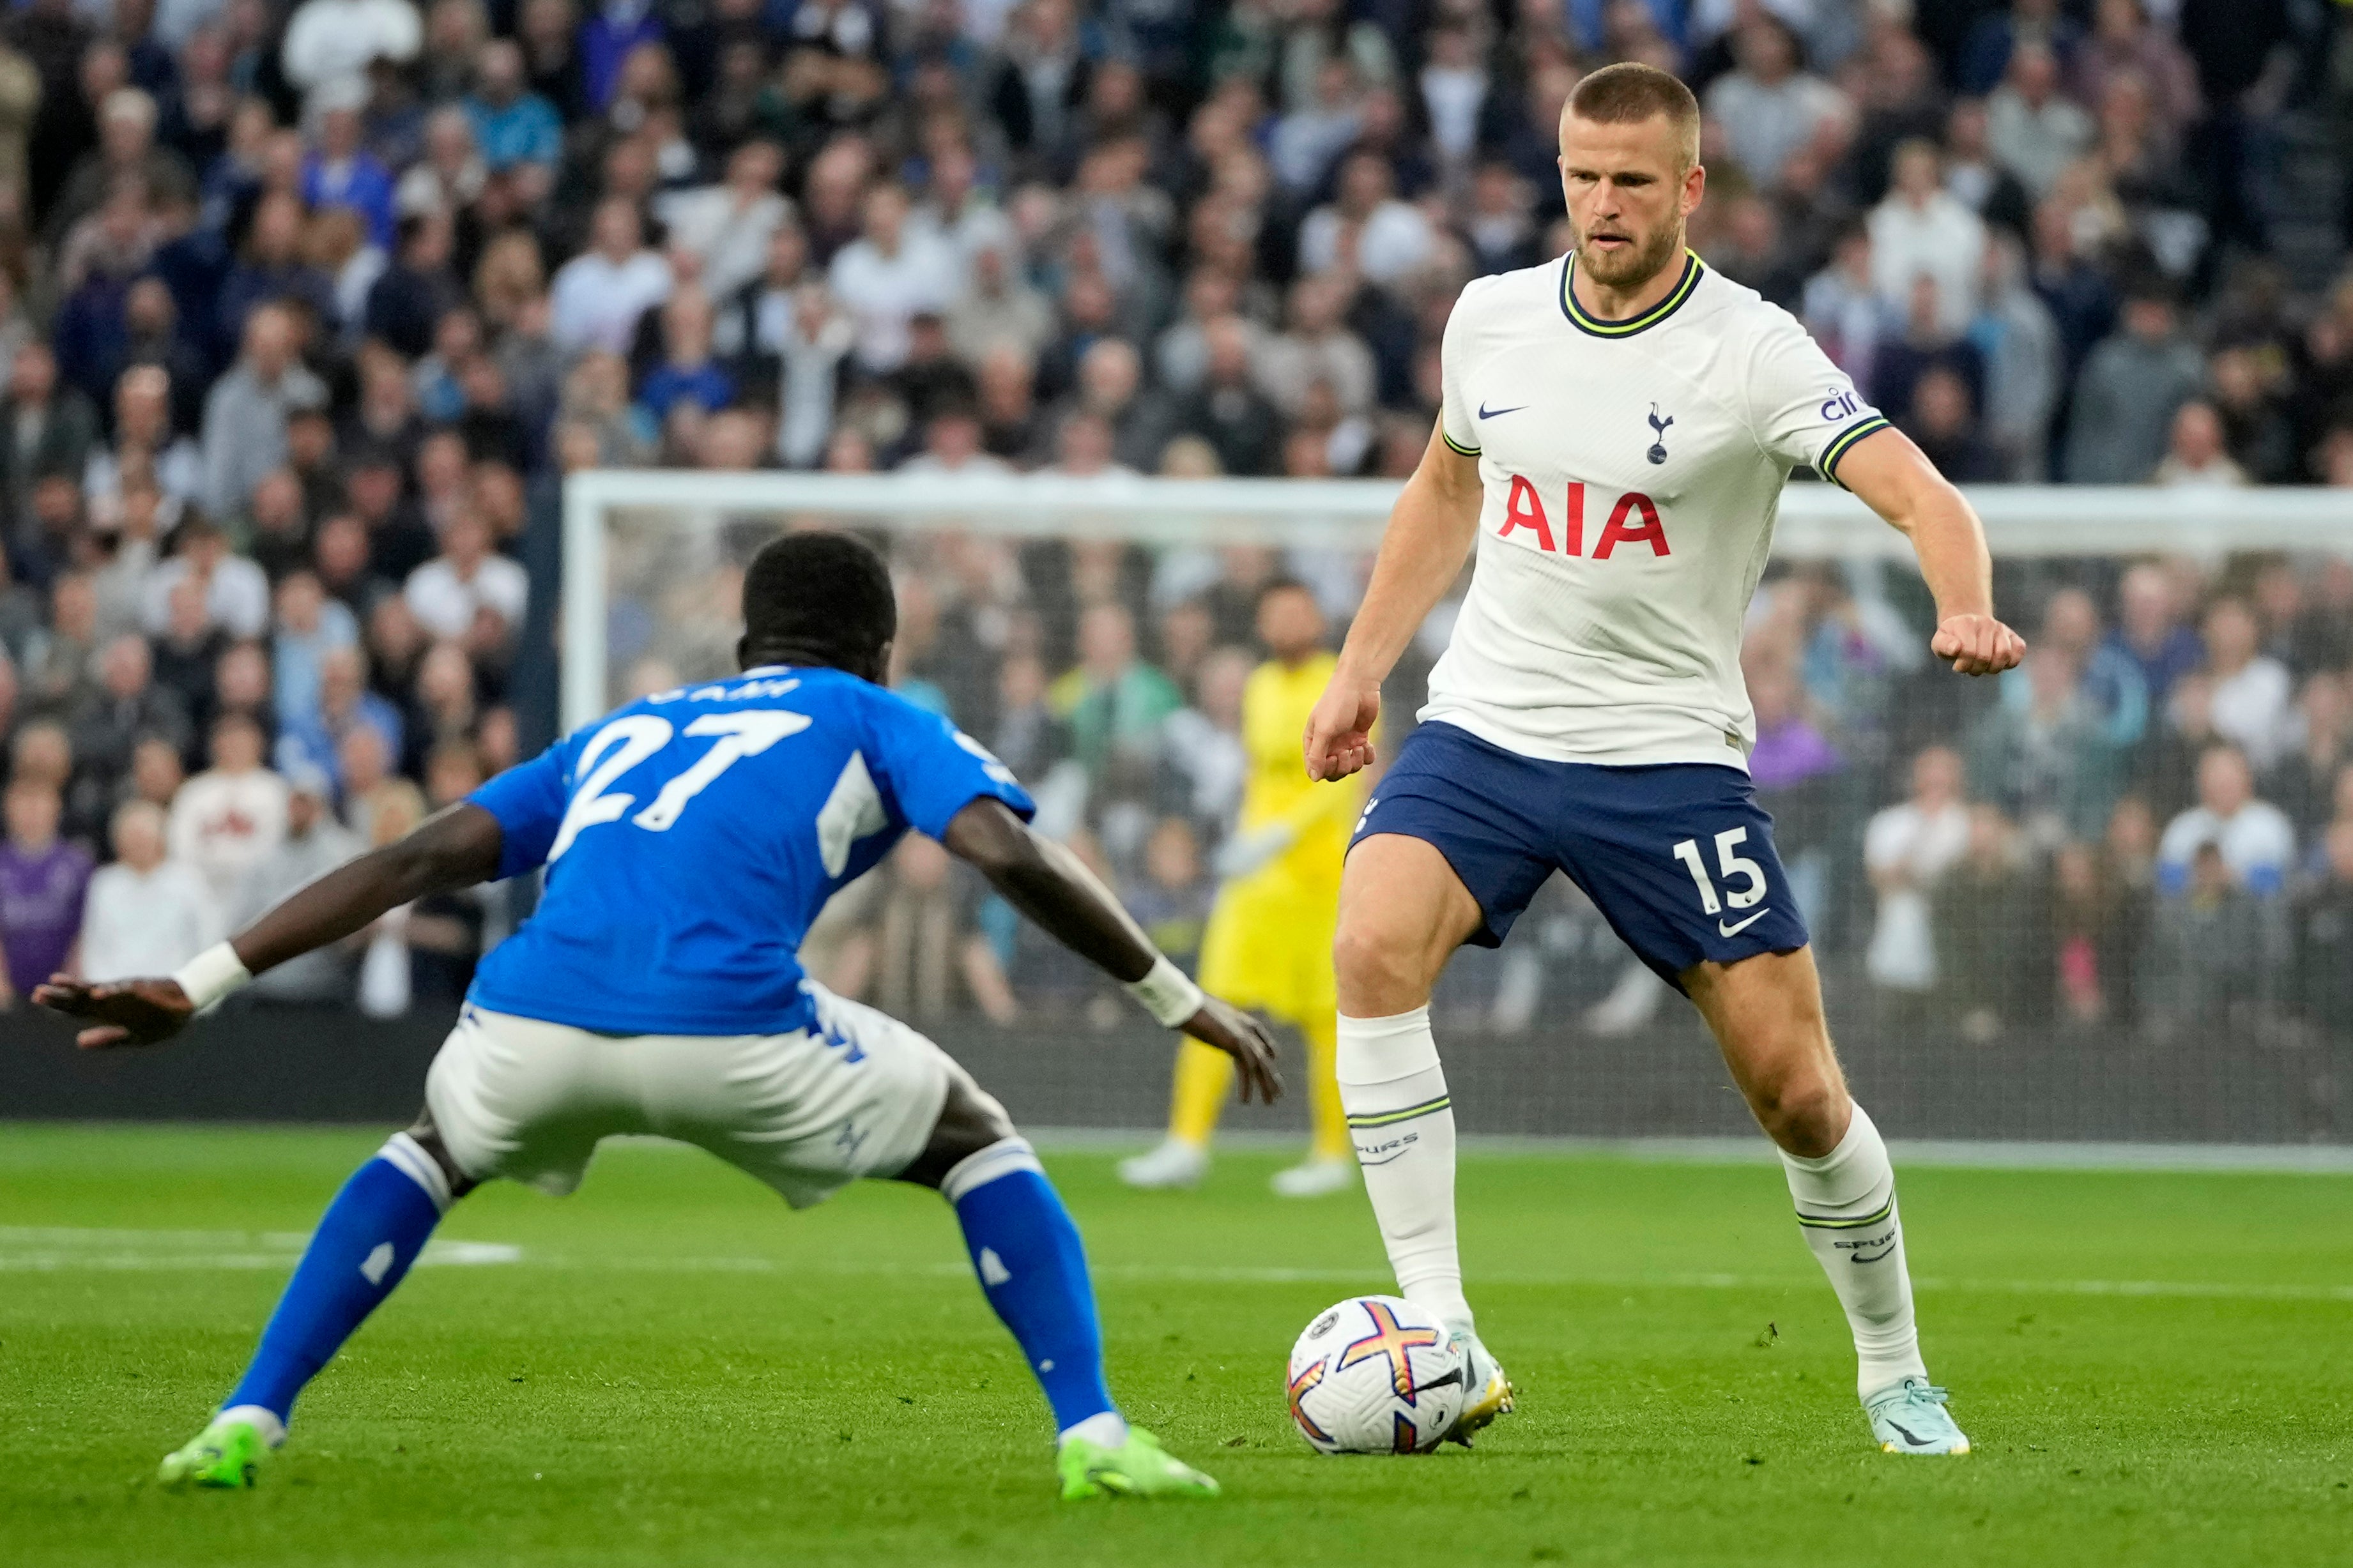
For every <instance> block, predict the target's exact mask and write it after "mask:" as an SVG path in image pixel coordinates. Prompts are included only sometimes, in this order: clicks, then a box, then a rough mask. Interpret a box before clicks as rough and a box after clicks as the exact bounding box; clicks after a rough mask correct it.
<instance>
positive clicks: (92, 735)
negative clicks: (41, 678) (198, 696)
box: [69, 634, 193, 816]
mask: <svg viewBox="0 0 2353 1568" xmlns="http://www.w3.org/2000/svg"><path fill="white" fill-rule="evenodd" d="M153 676H154V661H153V656H152V655H150V654H149V652H148V649H147V644H146V642H145V641H144V640H143V639H142V638H140V637H135V636H131V635H127V634H126V635H124V636H122V637H116V638H115V639H114V640H113V641H112V642H110V643H108V644H107V645H106V647H105V649H104V650H103V651H102V652H101V653H100V656H99V659H98V683H97V686H96V687H95V688H94V689H92V690H91V691H90V693H89V694H88V695H87V696H85V697H84V698H83V699H82V700H81V702H80V703H79V705H78V706H77V707H76V708H75V710H74V713H73V750H74V763H75V769H76V777H75V782H74V791H75V797H76V798H74V799H73V800H71V801H70V802H69V804H70V805H72V806H74V807H75V808H76V815H77V816H82V815H85V812H84V811H83V809H82V808H84V807H86V806H90V805H95V804H96V802H97V801H99V800H100V799H104V798H108V797H111V795H113V793H114V789H115V786H116V784H119V783H120V782H121V779H122V777H123V775H125V774H126V773H129V772H130V771H131V757H132V751H133V750H134V749H135V748H136V747H137V745H138V743H139V742H140V741H141V740H142V738H144V737H146V736H149V735H160V736H162V737H163V738H164V740H166V741H169V742H172V744H174V746H177V747H179V748H180V749H181V750H182V751H183V752H185V751H186V750H187V746H188V742H189V741H190V739H191V738H192V734H193V731H192V727H191V725H190V724H189V721H188V714H187V710H186V709H185V707H184V706H183V705H182V704H181V701H180V699H179V697H178V695H177V694H176V693H174V692H172V691H168V690H166V689H164V688H162V687H159V686H157V685H155V684H154V679H153ZM84 792H87V796H86V797H85V794H84ZM97 815H98V816H103V810H102V809H100V811H99V812H98V813H97Z"/></svg>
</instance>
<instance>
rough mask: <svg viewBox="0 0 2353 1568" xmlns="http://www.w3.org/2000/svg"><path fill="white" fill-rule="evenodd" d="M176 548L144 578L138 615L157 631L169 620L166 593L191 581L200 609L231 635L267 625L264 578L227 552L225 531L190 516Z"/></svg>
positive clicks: (249, 633)
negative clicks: (144, 587)
mask: <svg viewBox="0 0 2353 1568" xmlns="http://www.w3.org/2000/svg"><path fill="white" fill-rule="evenodd" d="M175 542H177V543H178V545H179V552H178V553H177V554H175V555H174V556H173V557H172V558H171V559H170V560H168V561H165V562H164V563H161V564H159V565H158V566H157V567H156V568H155V570H154V571H153V572H152V573H150V574H148V577H147V598H146V603H145V605H144V606H143V615H142V619H143V620H144V622H145V625H146V626H147V627H148V629H149V630H150V631H151V632H155V633H158V634H160V633H161V632H162V631H163V630H164V628H165V627H166V626H170V625H171V621H172V595H173V594H174V593H175V592H176V591H177V590H178V589H179V587H180V584H183V583H186V584H193V585H194V586H195V588H196V590H197V592H198V595H199V596H200V598H201V600H202V603H203V605H204V607H205V614H206V617H207V618H208V619H209V620H210V621H211V623H212V624H213V625H214V626H219V627H221V628H222V629H223V630H225V631H227V633H228V634H229V635H230V636H231V637H259V636H260V635H261V634H262V631H263V630H264V629H265V628H266V627H267V626H269V578H268V577H266V576H264V575H263V574H262V571H261V568H260V567H259V566H257V565H256V564H254V563H253V562H252V561H250V560H248V559H247V558H246V557H245V556H242V555H233V554H231V553H230V552H229V544H228V536H227V534H226V533H224V532H222V531H221V530H220V529H219V528H218V527H217V526H216V525H215V524H214V523H213V522H212V521H209V520H208V519H206V518H201V517H192V518H190V519H189V520H188V521H185V522H184V523H182V524H181V525H180V529H179V532H178V534H177V535H176V540H175Z"/></svg>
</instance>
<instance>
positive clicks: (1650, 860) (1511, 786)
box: [1349, 723, 1807, 990]
mask: <svg viewBox="0 0 2353 1568" xmlns="http://www.w3.org/2000/svg"><path fill="white" fill-rule="evenodd" d="M1376 833H1398V834H1403V835H1404V836H1405V837H1409V838H1419V839H1421V840H1423V841H1424V842H1425V843H1428V844H1430V845H1432V846H1434V847H1436V848H1437V850H1438V852H1439V853H1440V854H1441V855H1443V856H1445V857H1446V860H1447V864H1449V865H1451V866H1452V867H1453V868H1454V874H1455V875H1456V876H1458V877H1460V878H1461V879H1462V885H1463V886H1464V887H1465V888H1468V889H1470V890H1471V896H1472V898H1473V899H1475V900H1478V902H1479V912H1480V914H1481V916H1482V920H1483V922H1484V923H1483V924H1482V926H1481V927H1480V929H1479V930H1478V931H1474V932H1472V936H1471V940H1472V942H1475V943H1477V944H1478V945H1479V946H1481V947H1498V946H1501V945H1502V943H1503V941H1504V937H1505V935H1507V934H1508V933H1509V932H1510V931H1511V929H1512V922H1513V921H1516V920H1518V919H1519V918H1520V911H1521V910H1525V909H1526V908H1527V907H1528V900H1530V899H1533V898H1535V893H1536V889H1538V888H1540V887H1542V886H1543V885H1544V880H1545V879H1546V877H1549V876H1551V875H1552V874H1553V872H1554V871H1556V870H1559V871H1563V872H1566V873H1567V875H1568V878H1569V879H1570V880H1571V881H1573V882H1575V883H1576V884H1577V886H1578V887H1580V888H1582V889H1585V893H1586V896H1587V897H1588V898H1589V899H1591V900H1593V902H1594V906H1595V907H1596V908H1598V909H1599V910H1600V911H1601V916H1602V918H1603V919H1604V920H1606V921H1609V929H1610V930H1612V931H1616V932H1617V933H1618V935H1619V937H1620V940H1621V941H1623V942H1625V943H1626V945H1627V946H1628V947H1630V948H1632V949H1633V950H1634V952H1635V953H1636V955H1637V956H1639V957H1640V958H1641V961H1642V962H1643V963H1647V964H1649V965H1650V966H1651V968H1652V969H1654V970H1656V971H1657V972H1658V973H1659V974H1660V976H1661V977H1662V978H1663V979H1664V980H1665V981H1666V982H1667V983H1668V984H1671V985H1673V986H1674V987H1675V988H1676V989H1677V990H1681V989H1682V987H1683V982H1682V981H1681V980H1680V979H1679V978H1678V976H1680V975H1681V974H1682V973H1683V971H1685V970H1687V969H1689V968H1691V967H1692V966H1693V965H1694V964H1696V963H1703V962H1705V961H1711V960H1712V961H1714V962H1715V963H1732V962H1733V961H1734V960H1736V959H1742V958H1749V957H1753V956H1755V955H1756V954H1757V953H1760V952H1795V951H1796V950H1797V949H1799V948H1801V947H1803V946H1805V945H1806V941H1807V938H1806V922H1805V919H1804V917H1803V916H1801V915H1799V912H1798V904H1797V900H1795V899H1794V898H1792V897H1791V896H1790V893H1789V883H1788V878H1787V877H1786V876H1784V875H1783V874H1782V871H1781V858H1780V856H1779V855H1778V854H1777V853H1775V851H1774V848H1773V819H1772V817H1771V816H1767V814H1766V811H1765V808H1764V807H1762V806H1760V805H1757V792H1756V790H1755V788H1754V787H1753V786H1752V785H1751V784H1750V783H1749V779H1748V775H1747V774H1746V773H1743V772H1742V771H1741V770H1740V769H1738V768H1727V767H1718V766H1715V765H1713V764H1710V763H1662V764H1656V765H1652V766H1647V767H1627V768H1614V767H1600V766H1598V765H1595V764H1593V763H1547V762H1539V761H1538V760H1536V759H1535V758H1534V757H1524V756H1521V755H1520V754H1519V753H1517V752H1507V751H1505V750H1504V749H1503V748H1502V747H1501V746H1495V745H1490V744H1489V743H1488V742H1485V741H1482V740H1481V739H1479V737H1477V736H1476V735H1473V734H1472V733H1471V732H1470V731H1466V730H1460V729H1457V728H1456V727H1455V726H1453V725H1451V724H1445V723H1430V724H1424V725H1422V726H1421V727H1420V728H1419V729H1418V730H1416V731H1414V732H1413V733H1412V734H1411V735H1409V736H1408V737H1407V738H1406V742H1405V745H1404V746H1403V747H1402V748H1401V749H1400V750H1399V751H1398V759H1397V762H1396V763H1394V764H1392V765H1391V767H1390V768H1389V771H1388V774H1387V775H1386V776H1385V777H1383V778H1382V780H1381V782H1380V785H1379V787H1378V788H1377V789H1376V790H1375V791H1374V794H1373V798H1372V799H1371V800H1370V801H1368V802H1366V806H1365V813H1364V816H1362V817H1360V818H1358V820H1357V823H1356V833H1355V834H1354V835H1353V836H1352V837H1351V838H1350V841H1349V847H1351V848H1354V847H1355V846H1356V843H1357V842H1359V841H1361V840H1363V839H1365V838H1367V837H1371V836H1372V835H1374V834H1376Z"/></svg>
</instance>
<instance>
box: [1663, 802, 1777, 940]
mask: <svg viewBox="0 0 2353 1568" xmlns="http://www.w3.org/2000/svg"><path fill="white" fill-rule="evenodd" d="M1747 842H1748V829H1746V827H1727V828H1725V830H1724V831H1723V832H1721V833H1719V834H1717V835H1716V836H1715V863H1716V867H1717V868H1718V870H1719V871H1720V872H1721V873H1722V875H1723V878H1724V893H1723V896H1722V897H1721V898H1719V897H1718V896H1717V894H1716V890H1715V881H1714V880H1712V879H1710V878H1709V876H1708V871H1707V865H1706V863H1705V862H1704V861H1703V860H1702V859H1701V858H1700V852H1699V840H1698V839H1696V838H1686V839H1684V840H1683V842H1682V843H1680V844H1678V845H1676V846H1675V858H1676V859H1678V860H1680V861H1682V862H1683V869H1684V870H1686V871H1689V872H1690V873H1691V879H1692V885H1693V886H1694V887H1696V888H1697V889H1699V907H1700V908H1701V909H1703V910H1706V911H1707V912H1708V913H1709V914H1711V915H1721V914H1723V913H1724V910H1725V906H1726V905H1729V906H1731V907H1732V908H1733V909H1735V910H1747V909H1755V908H1756V907H1757V905H1758V904H1760V903H1763V902H1764V901H1765V895H1766V893H1767V891H1768V889H1767V887H1766V885H1765V868H1764V867H1762V866H1760V865H1758V864H1757V862H1756V861H1754V860H1751V859H1750V858H1748V857H1747V856H1746V855H1743V854H1742V853H1741V852H1740V847H1741V846H1742V845H1743V844H1746V843H1747ZM1735 884H1738V885H1737V886H1736V885H1735ZM1762 913H1763V911H1761V910H1760V911H1758V913H1757V915H1752V916H1750V917H1749V919H1750V920H1756V919H1759V918H1761V917H1762ZM1730 923H1731V928H1732V929H1731V930H1730V931H1726V930H1725V925H1724V923H1722V922H1719V923H1718V924H1717V926H1716V930H1717V931H1718V932H1720V933H1721V934H1723V935H1725V936H1730V935H1732V934H1733V933H1734V932H1735V931H1738V930H1739V929H1740V928H1741V927H1742V926H1744V925H1746V924H1747V923H1748V921H1733V922H1730Z"/></svg>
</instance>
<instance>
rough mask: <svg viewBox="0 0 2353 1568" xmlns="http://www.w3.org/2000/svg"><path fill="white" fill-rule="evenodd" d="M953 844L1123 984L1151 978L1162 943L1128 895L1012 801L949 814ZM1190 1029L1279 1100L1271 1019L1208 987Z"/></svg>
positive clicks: (1244, 1089)
mask: <svg viewBox="0 0 2353 1568" xmlns="http://www.w3.org/2000/svg"><path fill="white" fill-rule="evenodd" d="M941 842H942V843H944V844H945V845H946V846H947V848H948V852H949V853H950V854H953V855H955V856H956V857H958V858H961V859H963V860H965V861H966V862H968V863H969V864H970V865H971V866H972V867H973V868H974V869H975V870H976V871H978V872H979V873H980V874H981V875H982V876H983V877H986V878H987V879H988V885H989V886H990V887H992V888H995V889H997V891H998V892H999V893H1000V894H1002V895H1004V898H1005V901H1006V902H1008V903H1009V904H1011V905H1012V906H1013V907H1014V908H1015V909H1017V910H1020V911H1021V912H1022V913H1023V914H1025V915H1027V916H1029V919H1030V920H1032V921H1036V922H1037V923H1038V925H1039V927H1040V928H1041V929H1043V930H1044V931H1046V933H1047V934H1048V935H1050V936H1051V937H1053V938H1054V940H1055V941H1057V942H1060V943H1062V945H1063V946H1065V947H1067V948H1069V949H1070V950H1071V952H1075V953H1077V954H1078V955H1079V956H1080V957H1082V958H1083V959H1085V960H1087V961H1088V962H1089V963H1092V964H1094V965H1095V966H1096V967H1097V968H1098V969H1101V970H1103V973H1106V974H1109V975H1110V976H1111V977H1112V978H1113V979H1114V980H1117V981H1119V982H1121V983H1122V984H1134V983H1135V982H1136V981H1139V980H1142V979H1144V978H1145V976H1146V975H1148V974H1150V973H1152V970H1153V968H1154V966H1155V964H1157V963H1159V962H1160V961H1161V960H1160V951H1159V949H1158V948H1156V947H1155V946H1154V945H1153V943H1152V939H1151V938H1150V937H1148V936H1145V934H1144V931H1143V929H1142V928H1141V927H1139V926H1138V925H1137V924H1136V923H1135V921H1134V917H1132V916H1131V915H1129V914H1128V912H1127V910H1125V909H1124V907H1122V906H1121V904H1120V901H1119V900H1117V899H1115V898H1113V896H1112V894H1111V892H1110V890H1109V889H1106V888H1104V886H1103V883H1102V882H1100V881H1099V880H1097V879H1096V878H1095V875H1094V873H1093V872H1092V871H1090V870H1088V869H1087V867H1086V863H1085V862H1084V861H1082V860H1081V859H1080V858H1078V857H1077V856H1076V855H1073V854H1072V853H1071V851H1070V849H1069V848H1067V847H1064V846H1062V845H1060V844H1057V843H1055V842H1054V841H1053V840H1052V839H1050V838H1047V837H1042V836H1040V835H1039V834H1038V833H1036V832H1034V831H1032V830H1031V828H1030V826H1029V824H1028V823H1026V822H1024V821H1022V820H1021V819H1020V818H1019V817H1018V816H1015V815H1014V814H1013V812H1012V811H1011V810H1010V809H1008V807H1007V806H1006V805H1005V804H1004V802H1002V801H997V800H976V801H974V802H973V803H972V804H971V805H967V806H965V808H964V809H963V810H962V811H960V812H958V813H956V815H955V816H954V817H953V818H952V819H951V820H950V821H949V823H948V830H947V833H946V836H945V837H944V838H943V839H942V840H941ZM1177 1027H1178V1028H1179V1029H1181V1030H1182V1031H1183V1032H1184V1033H1186V1034H1187V1035H1190V1036H1191V1037H1193V1038H1195V1039H1197V1040H1198V1041H1200V1042H1201V1043H1202V1044H1203V1045H1206V1046H1213V1047H1216V1048H1218V1049H1219V1050H1221V1051H1223V1052H1225V1053H1226V1054H1227V1055H1228V1056H1229V1057H1231V1058H1234V1066H1235V1068H1236V1069H1237V1070H1238V1072H1239V1074H1240V1079H1241V1095H1242V1098H1243V1099H1244V1100H1249V1099H1250V1098H1251V1096H1252V1095H1253V1094H1255V1095H1256V1096H1257V1097H1258V1098H1259V1099H1260V1100H1263V1101H1265V1102H1266V1103H1267V1104H1270V1105H1271V1104H1272V1103H1274V1101H1275V1100H1276V1099H1277V1097H1279V1096H1280V1095H1281V1094H1282V1075H1281V1074H1280V1073H1279V1072H1277V1071H1276V1070H1275V1065H1274V1041H1273V1039H1272V1038H1271V1037H1270V1036H1269V1035H1268V1034H1267V1032H1266V1026H1264V1025H1262V1024H1261V1023H1260V1022H1259V1021H1258V1020H1257V1019H1256V1018H1253V1017H1251V1016H1250V1015H1249V1014H1247V1013H1245V1012H1243V1011H1241V1010H1240V1008H1238V1007H1235V1006H1232V1005H1229V1004H1228V1003H1226V1002H1224V1001H1221V1000H1220V999H1219V998H1218V997H1215V996H1208V995H1204V996H1203V997H1202V998H1201V1005H1200V1007H1199V1009H1198V1011H1196V1012H1195V1013H1194V1014H1193V1016H1191V1017H1189V1018H1187V1019H1186V1020H1185V1021H1184V1022H1183V1023H1181V1024H1179V1025H1178V1026H1177Z"/></svg>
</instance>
